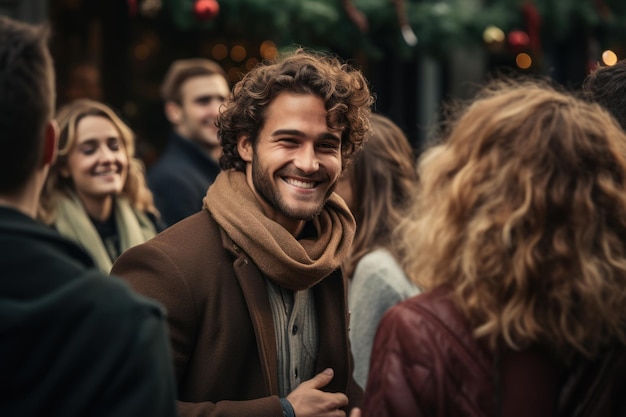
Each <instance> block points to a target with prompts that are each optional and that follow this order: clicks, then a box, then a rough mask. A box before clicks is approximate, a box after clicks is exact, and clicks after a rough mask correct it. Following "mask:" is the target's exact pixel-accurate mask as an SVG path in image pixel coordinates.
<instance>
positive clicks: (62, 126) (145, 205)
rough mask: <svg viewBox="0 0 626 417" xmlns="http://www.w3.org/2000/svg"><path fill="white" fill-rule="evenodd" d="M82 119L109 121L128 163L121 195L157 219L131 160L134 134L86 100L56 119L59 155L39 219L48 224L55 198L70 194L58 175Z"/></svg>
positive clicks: (68, 183)
mask: <svg viewBox="0 0 626 417" xmlns="http://www.w3.org/2000/svg"><path fill="white" fill-rule="evenodd" d="M85 116H100V117H104V118H106V119H108V120H110V121H111V122H112V123H113V125H114V126H115V128H116V129H117V130H118V131H119V133H120V137H121V140H122V142H123V143H124V149H125V150H126V154H127V157H128V161H129V166H128V176H127V178H126V183H125V184H124V187H123V188H122V193H121V194H122V195H123V196H125V197H127V198H128V200H129V201H130V203H131V205H132V206H133V207H134V208H135V209H137V210H140V211H143V212H148V213H152V214H153V215H155V216H158V215H159V212H158V211H157V209H156V207H155V206H154V199H153V197H152V192H151V191H150V190H149V189H148V186H147V185H146V179H145V168H144V165H143V163H142V162H141V160H140V159H138V158H136V157H135V134H134V133H133V131H132V130H131V129H130V127H128V125H127V124H126V123H124V122H123V121H122V119H120V118H119V116H117V114H115V112H114V111H113V110H112V109H111V108H110V107H108V106H107V105H105V104H103V103H100V102H98V101H94V100H90V99H78V100H74V101H72V102H71V103H69V104H67V105H65V106H64V107H62V108H61V109H59V111H58V112H57V115H56V121H57V123H58V124H59V131H60V133H59V152H58V156H57V161H56V163H55V164H54V166H52V167H51V168H50V172H49V174H48V178H47V179H46V184H45V186H44V188H43V191H42V195H41V201H40V205H39V213H38V215H39V218H40V219H42V220H43V221H44V222H45V223H48V224H51V223H53V222H54V219H55V216H56V196H57V195H59V193H62V194H66V195H67V194H68V192H70V191H74V184H73V182H72V179H71V178H64V177H63V176H62V175H61V171H62V170H63V169H64V168H65V167H67V161H68V156H69V154H70V152H71V151H72V149H73V148H74V146H75V145H76V128H77V126H78V123H79V122H80V121H81V120H82V119H83V118H84V117H85Z"/></svg>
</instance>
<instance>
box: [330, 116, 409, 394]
mask: <svg viewBox="0 0 626 417" xmlns="http://www.w3.org/2000/svg"><path fill="white" fill-rule="evenodd" d="M370 124H371V126H372V130H373V132H374V133H373V135H372V136H370V137H369V138H368V140H367V141H366V143H365V144H364V146H363V149H362V150H361V151H360V152H359V153H358V154H357V156H356V157H355V158H354V162H352V164H350V166H349V167H348V168H347V169H346V170H345V171H344V172H343V174H342V176H341V179H340V180H339V183H338V185H337V189H336V190H335V191H336V192H337V194H339V195H340V196H341V197H342V198H343V199H344V200H345V202H346V203H347V204H348V207H350V210H351V211H352V214H353V215H354V218H355V220H356V225H357V228H356V232H355V235H354V242H353V243H352V246H351V248H350V252H349V254H348V256H347V257H346V261H344V273H345V274H346V276H348V278H350V281H349V282H350V290H349V293H348V301H349V306H350V312H351V313H352V314H351V315H350V344H351V347H352V353H353V355H354V379H356V381H357V382H358V383H359V385H361V386H362V387H364V386H365V383H366V382H367V371H368V368H369V362H370V353H371V350H372V343H373V342H374V335H375V333H376V328H377V326H378V323H379V322H380V319H381V318H382V316H383V314H384V313H385V311H387V310H388V309H389V308H390V307H392V306H393V305H395V304H397V303H398V302H400V301H402V300H404V299H406V298H408V297H410V296H412V295H415V294H416V293H417V291H418V288H417V287H416V286H415V285H414V284H413V283H412V282H411V281H409V279H408V278H407V276H406V274H405V273H404V271H403V270H402V268H401V267H400V265H398V262H397V259H398V253H396V248H395V247H394V245H392V231H393V229H394V228H395V227H396V226H397V225H398V224H399V223H400V222H401V221H402V219H404V217H405V216H406V210H407V208H408V207H407V206H408V204H409V203H410V201H411V197H412V196H413V194H414V193H415V187H416V185H417V179H418V177H417V170H416V166H415V165H416V164H415V159H414V156H413V155H414V152H413V149H412V148H411V145H410V143H409V140H408V139H407V137H406V135H405V134H404V132H403V131H402V130H401V129H400V127H399V126H398V125H396V124H395V123H394V122H393V121H392V120H390V119H389V118H388V117H385V116H383V115H381V114H372V116H371V117H370Z"/></svg>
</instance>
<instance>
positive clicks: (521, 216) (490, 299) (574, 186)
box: [397, 80, 626, 356]
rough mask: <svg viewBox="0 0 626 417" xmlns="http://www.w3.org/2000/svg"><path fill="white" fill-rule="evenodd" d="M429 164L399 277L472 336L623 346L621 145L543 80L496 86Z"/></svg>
mask: <svg viewBox="0 0 626 417" xmlns="http://www.w3.org/2000/svg"><path fill="white" fill-rule="evenodd" d="M447 132H448V133H447V135H446V137H445V139H444V140H443V141H442V143H440V144H438V145H436V146H434V147H432V148H431V149H429V150H428V151H427V152H425V153H424V154H423V156H422V158H421V161H420V165H419V167H420V168H419V173H420V180H421V187H420V191H419V193H418V195H417V196H416V199H415V201H414V203H413V209H412V212H411V213H412V214H411V216H410V217H409V218H407V219H406V220H405V221H404V222H402V223H401V224H400V226H399V228H398V231H397V233H398V236H399V239H400V241H399V245H400V246H401V250H402V252H403V265H404V267H405V270H406V271H407V273H408V274H409V276H410V277H411V278H412V280H413V281H414V282H415V283H416V284H417V285H419V286H421V287H423V288H433V287H436V286H440V285H447V286H449V287H450V288H451V289H452V293H453V296H454V298H455V300H456V301H457V303H458V305H459V306H460V308H461V310H462V311H463V312H464V313H465V314H466V316H467V317H468V318H469V320H470V323H471V324H472V326H473V327H474V334H475V336H476V337H477V338H485V339H486V340H487V341H488V342H489V344H490V345H491V346H492V347H496V346H497V345H499V344H500V343H504V344H505V345H507V346H509V347H511V348H513V349H523V348H525V347H527V346H529V345H531V344H540V345H543V346H546V347H548V348H550V349H552V350H553V351H554V352H558V353H561V354H568V353H569V354H574V353H576V352H578V353H581V354H583V355H587V356H593V355H594V354H596V353H597V352H598V351H599V349H600V348H601V347H603V346H605V345H606V344H608V343H609V342H611V341H613V340H619V341H620V342H621V343H626V309H624V306H625V305H626V134H625V133H624V132H623V131H622V129H621V128H620V126H619V125H618V124H617V123H616V122H615V120H614V119H613V118H612V117H611V116H610V115H609V114H608V113H607V112H606V111H605V110H603V109H602V108H601V107H600V106H599V105H597V104H592V103H587V102H585V101H583V100H582V99H581V98H579V97H576V96H575V95H574V93H569V92H565V91H561V90H560V89H559V88H557V87H556V86H554V85H551V84H549V83H548V82H547V81H540V80H521V81H519V80H518V81H511V80H496V81H493V82H492V83H490V84H488V85H487V86H486V87H485V88H484V89H483V90H482V92H481V93H479V95H478V97H477V98H476V99H475V100H474V101H473V102H471V104H470V105H469V106H468V107H467V108H466V109H465V110H464V111H462V112H461V113H460V114H459V115H458V116H457V117H456V118H455V119H454V120H453V121H452V123H451V125H450V129H448V131H447Z"/></svg>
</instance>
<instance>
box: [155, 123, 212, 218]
mask: <svg viewBox="0 0 626 417" xmlns="http://www.w3.org/2000/svg"><path fill="white" fill-rule="evenodd" d="M219 172H220V166H219V164H218V163H217V161H215V160H214V159H213V158H211V157H210V156H209V154H208V153H207V151H206V150H205V149H204V148H202V146H200V145H198V144H197V143H195V142H192V141H190V140H186V139H184V138H182V137H181V136H179V135H178V134H176V133H175V132H173V131H172V132H171V133H170V138H169V142H168V144H167V147H166V148H165V151H164V152H163V154H162V155H161V157H160V159H159V160H158V161H157V162H156V163H155V164H154V165H153V166H152V167H150V169H149V170H148V175H147V177H148V186H149V187H150V190H152V193H153V194H154V203H155V205H156V207H157V209H159V211H160V212H161V216H162V218H163V221H164V222H165V223H166V224H167V226H171V225H172V224H174V223H176V222H178V221H179V220H182V219H183V218H185V217H187V216H190V215H191V214H194V213H196V212H198V211H200V210H201V209H202V199H203V198H204V196H205V195H206V192H207V189H208V188H209V185H211V184H213V181H215V177H216V176H217V174H219Z"/></svg>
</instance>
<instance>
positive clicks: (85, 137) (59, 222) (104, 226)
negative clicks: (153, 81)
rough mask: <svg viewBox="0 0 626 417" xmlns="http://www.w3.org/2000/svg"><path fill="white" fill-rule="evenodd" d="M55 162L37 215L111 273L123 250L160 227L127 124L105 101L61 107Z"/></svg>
mask: <svg viewBox="0 0 626 417" xmlns="http://www.w3.org/2000/svg"><path fill="white" fill-rule="evenodd" d="M56 120H57V123H58V124H59V128H60V137H59V151H58V159H57V162H56V164H55V165H54V166H53V167H52V168H51V169H50V173H49V175H48V178H47V181H46V185H45V187H44V190H43V193H42V198H41V203H40V208H39V217H40V218H41V219H42V221H43V222H44V223H46V224H49V225H51V226H53V227H54V228H55V229H57V230H58V231H59V232H60V233H61V234H62V235H64V236H66V237H68V238H70V239H72V240H74V241H76V242H78V243H79V244H80V245H81V246H83V247H84V248H85V249H86V250H87V251H88V252H89V253H90V254H91V256H92V257H93V258H94V260H95V261H96V263H97V265H98V267H99V268H100V269H101V270H102V271H103V272H105V273H109V271H110V270H111V267H112V265H113V262H114V261H115V259H117V257H118V256H119V255H120V254H121V253H122V252H123V251H125V250H126V249H128V248H130V247H132V246H134V245H137V244H139V243H143V242H145V241H146V240H147V239H149V238H151V237H153V236H154V235H155V234H156V233H157V231H159V230H160V229H161V225H160V223H159V218H158V211H157V210H156V208H155V207H154V204H153V200H152V193H151V192H150V190H149V189H148V188H147V186H146V182H145V177H144V170H143V165H142V163H141V162H140V160H139V159H137V158H135V157H134V153H135V142H134V141H135V138H134V134H133V132H132V131H131V129H130V128H129V127H128V126H127V125H126V124H125V123H124V122H123V121H122V120H121V119H120V118H119V117H118V116H117V115H116V114H115V112H114V111H113V110H111V108H109V107H108V106H106V105H105V104H102V103H99V102H97V101H93V100H89V99H79V100H75V101H73V102H71V103H70V104H68V105H66V106H64V107H63V108H61V109H60V110H59V112H58V113H57V116H56Z"/></svg>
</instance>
